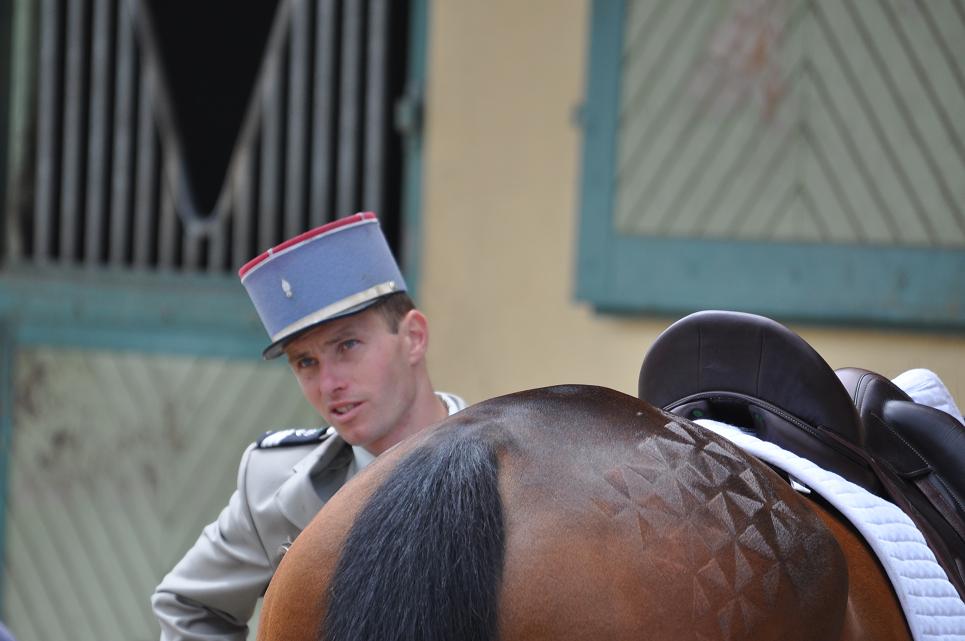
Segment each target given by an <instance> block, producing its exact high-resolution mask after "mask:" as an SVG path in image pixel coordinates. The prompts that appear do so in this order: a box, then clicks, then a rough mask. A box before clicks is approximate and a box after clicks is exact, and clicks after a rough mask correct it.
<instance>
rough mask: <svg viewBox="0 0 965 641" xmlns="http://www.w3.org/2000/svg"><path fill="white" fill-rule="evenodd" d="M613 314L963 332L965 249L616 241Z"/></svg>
mask: <svg viewBox="0 0 965 641" xmlns="http://www.w3.org/2000/svg"><path fill="white" fill-rule="evenodd" d="M609 248H610V251H611V256H612V259H611V261H610V264H609V268H610V276H611V279H610V281H609V282H608V286H607V288H606V289H605V290H602V291H598V292H596V294H597V297H596V299H595V304H596V305H597V307H598V308H599V309H602V310H607V311H618V312H629V311H633V310H639V309H643V308H645V309H650V310H654V311H658V312H662V313H673V314H674V315H680V314H685V313H689V312H693V311H697V310H700V309H732V310H739V311H747V312H754V313H759V314H764V315H767V316H772V317H777V318H785V319H803V320H810V321H827V320H828V319H833V320H834V321H835V322H839V323H867V322H869V319H873V322H874V323H876V324H893V325H903V326H911V327H926V326H927V327H932V328H938V329H940V328H947V329H956V328H957V329H961V328H962V327H963V326H965V252H958V251H950V250H938V249H928V250H923V249H914V248H900V247H890V248H879V247H867V246H850V247H842V246H838V245H810V244H803V243H802V244H789V243H750V242H737V241H730V242H723V241H699V240H690V239H688V240H683V239H669V238H641V237H631V236H621V237H614V238H611V242H610V245H609Z"/></svg>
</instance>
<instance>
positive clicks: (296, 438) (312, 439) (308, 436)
mask: <svg viewBox="0 0 965 641" xmlns="http://www.w3.org/2000/svg"><path fill="white" fill-rule="evenodd" d="M334 433H335V430H334V429H332V428H330V427H314V428H309V429H303V428H293V429H289V430H272V431H268V432H265V433H264V434H262V435H261V437H260V438H259V439H258V445H257V447H258V448H259V449H265V448H270V447H288V446H291V445H313V444H315V443H321V442H322V441H324V440H325V439H327V438H328V437H329V436H331V435H332V434H334Z"/></svg>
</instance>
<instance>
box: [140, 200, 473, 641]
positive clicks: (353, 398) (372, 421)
mask: <svg viewBox="0 0 965 641" xmlns="http://www.w3.org/2000/svg"><path fill="white" fill-rule="evenodd" d="M239 275H240V277H241V281H242V283H243V284H244V286H245V288H246V290H247V291H248V295H249V296H250V297H251V300H252V302H253V303H254V305H255V308H256V309H257V311H258V315H259V317H260V318H261V320H262V323H263V324H264V325H265V329H266V330H267V331H268V334H269V336H270V337H271V341H272V342H271V344H270V345H269V346H268V347H267V348H266V349H265V351H264V357H265V358H266V359H269V358H275V357H277V356H280V355H282V354H285V355H286V356H287V357H288V362H289V364H290V366H291V368H292V371H293V372H294V373H295V377H296V379H297V380H298V383H299V385H300V386H301V390H302V393H303V394H304V396H305V398H306V399H307V400H308V402H309V403H311V404H312V406H313V407H314V408H315V409H316V410H317V411H318V413H319V414H320V415H321V416H322V418H324V419H325V420H326V421H327V422H328V424H329V425H330V426H331V427H330V428H328V429H324V428H321V429H310V430H285V431H281V432H274V433H272V432H269V433H268V434H266V435H265V436H263V437H262V438H261V439H260V440H259V441H258V442H257V443H253V444H252V445H251V446H249V447H248V449H247V450H246V451H245V453H244V456H243V457H242V459H241V465H240V469H239V471H238V488H237V490H236V491H235V492H234V494H233V495H232V496H231V500H230V502H229V504H228V506H227V507H226V508H225V509H224V510H223V511H222V512H221V515H220V516H219V517H218V520H217V521H215V522H214V523H211V524H210V525H208V526H207V527H206V528H205V529H204V532H203V533H202V534H201V536H200V538H199V539H198V541H197V542H196V543H195V544H194V546H193V547H192V548H191V549H190V550H188V552H187V554H186V555H185V556H184V558H183V559H181V561H180V562H179V563H178V564H177V565H176V566H175V567H174V569H173V570H171V572H170V573H169V574H168V575H167V576H166V577H164V579H163V580H162V581H161V584H160V585H159V586H158V587H157V590H156V591H155V593H154V596H153V598H152V604H153V607H154V612H155V615H156V616H157V618H158V621H159V622H160V624H161V639H162V640H165V641H174V640H178V641H182V640H189V639H206V640H213V639H219V640H229V639H230V640H240V639H244V638H245V636H246V634H247V621H248V619H249V618H250V617H251V615H252V612H253V611H254V608H255V604H256V603H257V600H258V598H259V597H261V596H262V595H263V594H264V591H265V589H266V588H267V586H268V582H269V580H270V579H271V576H272V574H273V573H274V571H275V569H276V568H277V567H278V563H279V562H280V561H281V558H282V556H283V555H284V553H285V551H286V550H287V549H288V546H290V545H291V542H292V540H294V538H295V537H296V536H298V534H299V533H300V532H301V531H302V530H303V529H304V528H305V526H306V525H308V522H309V521H310V520H311V519H312V517H313V516H314V515H315V514H316V513H317V512H318V510H319V509H321V507H322V506H323V505H324V504H325V502H326V501H327V500H328V499H329V498H330V497H331V496H332V495H333V494H334V493H335V492H336V491H337V490H338V489H339V488H340V487H341V486H342V485H343V484H344V483H345V482H346V481H347V480H348V479H350V478H351V477H352V476H354V475H355V474H356V473H358V471H359V470H360V469H361V468H363V467H364V466H365V465H366V464H367V463H368V462H370V461H371V460H372V459H373V458H374V457H375V456H378V455H379V454H381V453H382V452H384V451H385V450H386V449H388V448H390V447H392V446H393V445H395V444H396V443H398V442H399V441H401V440H402V439H404V438H406V437H407V436H410V435H411V434H414V433H416V432H418V431H419V430H421V429H423V428H424V427H426V426H428V425H431V424H433V423H436V422H438V421H441V420H442V419H444V418H445V417H446V416H447V415H449V414H452V413H454V412H456V411H458V410H460V409H462V408H463V407H464V406H465V403H464V402H463V401H462V399H460V398H458V397H455V396H452V395H450V394H445V393H436V392H434V391H433V389H432V385H431V383H430V381H429V374H428V370H427V367H426V360H425V356H426V349H427V347H428V341H429V328H428V323H427V321H426V317H425V316H424V315H423V314H422V313H421V312H419V311H418V310H417V309H415V308H414V306H413V304H412V301H411V300H410V299H409V297H408V295H407V294H405V290H406V288H405V282H404V281H403V280H402V275H401V274H400V273H399V268H398V266H397V265H396V263H395V261H394V260H393V258H392V254H391V252H390V250H389V247H388V244H387V243H386V241H385V238H384V236H383V235H382V232H381V230H380V228H379V225H378V221H377V220H376V218H375V215H374V214H371V213H365V214H356V215H354V216H350V217H348V218H344V219H341V220H338V221H336V222H334V223H330V224H329V225H325V226H323V227H319V228H317V229H314V230H312V231H310V232H307V233H305V234H302V235H300V236H297V237H295V238H292V239H291V240H289V241H287V242H285V243H282V244H281V245H279V246H277V247H275V248H273V249H271V250H269V251H268V252H266V253H265V254H262V255H261V256H259V257H257V258H255V259H254V260H252V261H250V262H249V263H247V264H246V265H245V266H244V267H242V268H241V270H240V272H239Z"/></svg>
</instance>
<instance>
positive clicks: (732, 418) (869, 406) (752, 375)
mask: <svg viewBox="0 0 965 641" xmlns="http://www.w3.org/2000/svg"><path fill="white" fill-rule="evenodd" d="M839 376H840V377H841V378H839ZM638 392H639V396H640V398H642V399H644V400H647V401H649V402H650V403H652V404H654V405H657V406H658V407H662V408H663V409H665V410H668V411H671V412H674V413H676V414H678V415H681V416H684V417H686V418H689V419H696V418H710V419H714V420H718V421H722V422H725V423H730V424H732V425H736V426H738V427H740V428H742V429H745V430H746V431H748V432H751V433H753V434H754V435H755V436H757V437H758V438H761V439H763V440H766V441H770V442H772V443H775V444H776V445H779V446H781V447H783V448H784V449H786V450H788V451H791V452H793V453H795V454H797V455H799V456H802V457H804V458H806V459H809V460H811V461H813V462H814V463H816V464H818V465H820V466H821V467H823V468H825V469H828V470H830V471H833V472H835V473H837V474H839V475H840V476H842V477H844V478H846V479H847V480H849V481H851V482H852V483H855V484H857V485H860V486H861V487H863V488H865V489H867V490H868V491H870V492H872V493H874V494H877V495H879V496H881V497H883V498H885V499H888V500H890V501H892V502H894V503H896V504H898V505H899V506H900V507H901V508H902V509H903V510H904V511H905V512H906V513H907V514H908V515H909V517H911V518H912V519H913V520H914V521H915V523H916V524H917V525H918V526H919V528H920V529H921V530H922V532H923V534H924V535H925V537H926V539H927V540H928V542H929V544H930V545H931V547H932V550H933V551H934V552H935V555H936V557H937V558H938V560H939V562H940V563H941V564H942V566H943V567H944V568H945V571H946V573H947V574H948V576H949V579H950V580H951V582H952V583H953V584H954V585H955V587H956V588H957V589H958V591H959V594H961V595H963V597H965V538H963V537H965V531H963V530H962V516H963V511H962V500H963V498H965V492H963V491H962V490H963V489H965V488H963V487H962V485H963V481H962V477H963V475H962V474H961V470H962V469H965V448H963V445H962V440H963V439H965V432H963V431H962V429H961V426H960V425H959V424H958V423H957V421H955V420H954V419H953V418H952V417H950V416H948V415H947V414H944V412H940V411H939V410H934V409H932V408H929V407H926V406H922V405H917V404H915V403H914V402H912V401H911V399H910V398H909V397H908V396H907V395H905V394H904V392H902V391H901V390H900V389H899V388H897V387H896V386H895V385H894V384H892V383H891V381H888V380H887V379H885V378H884V377H881V376H879V375H876V374H873V373H872V372H866V371H865V370H856V369H846V370H841V371H840V372H838V373H836V372H835V371H834V370H833V369H832V368H831V366H830V365H828V364H827V362H826V361H825V360H824V359H823V358H822V357H821V356H820V355H819V354H818V353H817V352H816V351H815V350H814V349H813V348H812V347H811V346H810V345H809V344H808V343H807V342H806V341H805V340H804V339H803V338H801V337H800V336H798V335H797V334H795V333H794V332H792V331H791V330H789V329H788V328H786V327H784V326H783V325H781V324H780V323H777V322H775V321H773V320H771V319H769V318H764V317H762V316H757V315H754V314H745V313H741V312H727V311H705V312H697V313H695V314H691V315H690V316H687V317H685V318H683V319H681V320H679V321H677V322H676V323H674V324H673V325H671V326H670V327H669V328H667V329H666V330H665V331H664V332H663V333H662V334H661V335H660V336H659V337H658V338H657V340H656V341H654V343H653V345H652V346H651V347H650V349H649V350H648V352H647V354H646V357H645V358H644V361H643V365H642V366H641V369H640V379H639V387H638ZM936 413H937V415H936ZM943 417H944V419H949V420H951V421H953V422H954V426H952V425H950V424H946V423H945V422H944V419H943ZM953 427H954V430H955V431H952V429H953Z"/></svg>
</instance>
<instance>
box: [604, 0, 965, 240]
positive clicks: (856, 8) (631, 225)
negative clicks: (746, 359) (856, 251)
mask: <svg viewBox="0 0 965 641" xmlns="http://www.w3.org/2000/svg"><path fill="white" fill-rule="evenodd" d="M627 18H628V19H627V21H626V27H625V28H626V31H625V39H624V43H625V44H624V58H623V72H622V73H623V83H622V87H623V93H622V97H621V106H620V133H619V143H618V145H619V156H618V169H617V173H618V175H617V178H616V183H617V184H616V190H617V196H616V214H615V224H616V227H617V229H618V231H619V232H620V233H624V234H631V235H634V234H636V235H642V236H652V237H678V238H709V239H734V240H752V241H771V242H804V243H837V244H856V245H879V246H908V247H943V248H960V247H965V118H962V114H965V2H963V1H962V0H936V1H935V2H910V1H907V2H906V1H898V0H874V1H870V2H858V1H856V0H843V1H842V2H817V1H814V0H731V1H729V2H704V1H702V0H635V1H631V2H630V3H629V4H628V15H627Z"/></svg>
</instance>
